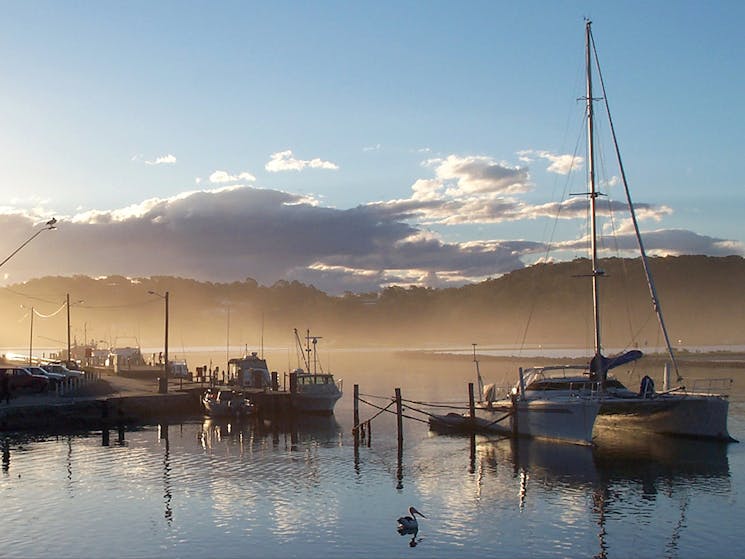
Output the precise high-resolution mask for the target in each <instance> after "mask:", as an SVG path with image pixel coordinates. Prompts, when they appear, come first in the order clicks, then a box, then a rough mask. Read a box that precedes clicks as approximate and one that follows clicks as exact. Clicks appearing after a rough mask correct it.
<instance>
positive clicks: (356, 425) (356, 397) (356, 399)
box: [354, 384, 360, 446]
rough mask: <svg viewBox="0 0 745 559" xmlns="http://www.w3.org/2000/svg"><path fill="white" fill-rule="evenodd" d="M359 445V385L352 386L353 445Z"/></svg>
mask: <svg viewBox="0 0 745 559" xmlns="http://www.w3.org/2000/svg"><path fill="white" fill-rule="evenodd" d="M359 443H360V385H359V384H355V385H354V445H355V446H357V445H358V444H359Z"/></svg>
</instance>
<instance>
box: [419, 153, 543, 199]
mask: <svg viewBox="0 0 745 559" xmlns="http://www.w3.org/2000/svg"><path fill="white" fill-rule="evenodd" d="M424 165H425V166H427V167H433V168H434V170H435V175H436V176H437V178H438V179H440V180H442V181H452V182H453V186H452V187H451V188H450V192H449V194H450V195H451V196H453V197H457V196H462V195H468V194H473V193H486V192H491V193H498V194H502V195H509V194H518V193H521V192H526V191H528V190H529V189H530V188H531V186H530V183H529V182H528V173H527V169H526V168H525V167H512V166H510V165H508V164H506V163H498V162H496V161H494V160H493V159H491V158H490V157H484V156H477V155H472V156H466V157H461V156H457V155H449V156H448V157H446V158H444V159H429V160H427V161H425V162H424Z"/></svg>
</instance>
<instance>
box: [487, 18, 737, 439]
mask: <svg viewBox="0 0 745 559" xmlns="http://www.w3.org/2000/svg"><path fill="white" fill-rule="evenodd" d="M585 62H586V97H585V99H584V100H585V102H586V118H587V172H588V185H589V191H588V192H587V193H586V196H587V197H588V199H589V202H590V204H589V205H590V212H589V215H590V219H591V222H590V231H591V246H590V252H591V259H590V263H591V269H590V270H588V272H587V273H586V274H585V275H586V276H587V277H589V278H590V279H591V281H592V302H593V311H594V316H593V324H594V355H593V357H592V359H591V360H590V361H589V363H588V364H587V365H586V366H581V367H576V366H563V365H557V366H550V367H541V368H532V369H526V370H521V371H520V375H519V382H518V384H517V386H515V387H514V388H513V394H512V398H513V400H514V401H515V402H516V404H515V405H516V406H517V413H516V414H515V417H516V418H517V421H518V424H519V423H520V420H521V419H523V417H522V416H525V418H524V419H523V421H525V422H526V423H528V424H529V425H530V423H531V418H535V417H540V415H539V414H534V413H531V410H532V408H531V406H530V404H529V403H530V402H541V403H545V405H546V406H548V405H549V403H553V404H558V403H559V402H564V401H566V400H567V399H569V400H572V399H573V398H576V399H579V400H578V401H584V399H587V400H591V401H594V402H597V403H598V405H599V414H598V416H597V419H596V420H595V421H594V428H593V429H591V430H594V432H595V434H597V433H598V432H602V431H610V430H612V431H631V432H635V433H644V434H650V433H652V434H658V435H671V436H680V437H693V438H704V439H716V440H725V441H730V440H733V439H732V438H731V437H730V435H729V432H728V430H727V415H728V409H729V398H728V388H729V386H730V385H731V383H732V381H731V379H710V380H707V381H704V383H701V382H698V383H694V384H693V385H692V387H691V389H688V388H686V387H685V386H682V385H681V386H672V383H671V382H670V372H669V371H670V370H669V368H668V369H666V373H665V377H664V383H663V390H662V391H661V392H657V391H656V390H655V388H654V383H653V381H652V379H651V378H650V377H648V376H645V377H643V378H642V382H641V384H640V388H639V390H638V391H635V390H630V389H629V388H627V387H626V386H625V385H624V384H623V383H621V382H620V381H619V380H618V379H617V378H614V377H612V376H610V375H609V371H610V370H612V369H613V368H615V367H619V366H621V365H625V364H627V363H631V362H633V361H636V360H638V359H641V358H642V357H643V354H642V352H641V351H639V350H637V349H633V350H630V351H625V352H622V353H620V354H618V355H616V356H610V357H608V356H605V355H603V347H602V345H601V321H600V298H599V289H600V285H599V279H600V278H602V277H603V276H604V275H605V274H604V272H603V270H602V269H601V268H600V266H599V261H598V241H597V236H598V235H597V220H596V213H597V212H596V201H597V198H598V197H599V196H601V195H602V194H601V193H600V192H598V190H597V188H596V173H595V153H594V152H595V145H594V141H595V140H594V108H593V103H594V102H595V101H603V103H604V108H605V112H606V114H607V115H608V124H609V130H610V133H611V137H612V143H613V146H614V149H615V155H616V160H617V162H618V166H619V174H620V178H621V181H622V184H623V187H624V191H625V195H626V202H627V207H628V211H629V214H630V216H631V222H632V224H633V227H634V231H635V234H636V239H637V244H638V248H639V252H640V255H641V259H640V260H641V263H642V266H643V268H644V273H645V277H646V280H647V286H648V288H649V293H650V296H651V299H652V303H653V308H654V310H655V312H656V315H657V322H658V324H659V326H660V330H661V332H662V336H663V338H664V340H665V345H666V348H667V351H668V355H669V358H670V362H671V363H672V366H673V367H674V370H675V372H676V376H677V380H678V382H680V381H682V377H681V376H680V372H679V369H678V365H677V360H676V359H675V355H674V352H673V349H672V345H671V343H670V338H669V335H668V333H667V328H666V325H665V321H664V318H663V315H662V308H661V305H660V301H659V297H658V296H657V291H656V288H655V285H654V281H653V278H652V274H651V271H650V268H649V262H648V259H647V255H646V253H645V250H644V243H643V240H642V236H641V233H640V230H639V225H638V222H637V218H636V213H635V211H634V205H633V203H632V201H631V196H630V191H629V188H628V185H627V183H626V174H625V172H624V169H623V165H622V162H621V156H620V151H619V148H618V142H617V140H616V136H615V132H614V128H613V121H612V119H611V118H610V110H609V106H608V100H607V96H606V92H605V86H604V84H603V81H602V74H600V71H599V63H598V59H597V52H596V50H595V45H594V41H593V36H592V29H591V22H590V21H586V23H585ZM593 62H594V64H595V66H596V67H597V68H598V74H599V75H600V76H601V79H600V85H601V88H602V91H601V97H600V98H595V97H594V96H593V88H592V76H593ZM474 352H475V350H474ZM474 359H475V356H474ZM578 369H579V370H578ZM477 376H478V379H479V387H480V394H481V396H482V397H481V400H482V401H481V402H479V403H478V405H477V415H478V414H480V415H481V416H482V419H483V416H484V414H486V417H487V418H492V417H494V416H495V415H496V414H499V413H502V414H504V413H505V411H506V410H508V404H509V402H505V401H504V400H494V398H493V397H494V389H493V386H491V385H490V386H487V387H484V386H483V382H482V380H481V376H480V373H479V371H478V366H477ZM523 402H527V404H523ZM521 405H522V406H524V407H525V411H524V412H523V413H522V414H521V413H520V411H521V408H520V406H521ZM535 407H536V408H538V406H535ZM577 409H581V408H579V407H578V408H577ZM565 416H566V417H570V418H571V417H573V416H572V415H570V414H568V413H565V414H563V415H561V414H559V413H555V414H554V417H555V418H556V423H557V424H563V423H564V419H563V418H564V417H565ZM588 417H589V416H588ZM560 418H561V419H560ZM510 420H512V416H510ZM492 421H494V419H492ZM500 423H501V421H496V423H494V426H495V428H500V429H504V427H503V426H502V425H501V424H500ZM571 425H573V424H571ZM587 425H589V423H586V424H585V426H587ZM531 427H532V426H531ZM549 427H550V425H549ZM541 428H543V426H542V424H541V425H540V426H539V429H538V430H540V429H541ZM555 428H559V427H558V425H557V426H555ZM563 428H564V429H566V430H567V431H569V430H570V427H569V425H566V426H564V427H563ZM577 428H579V425H577ZM522 430H523V428H522V427H518V432H521V431H522ZM585 434H587V432H585ZM587 440H588V441H589V440H590V437H589V436H588V437H587Z"/></svg>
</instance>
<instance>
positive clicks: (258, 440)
mask: <svg viewBox="0 0 745 559" xmlns="http://www.w3.org/2000/svg"><path fill="white" fill-rule="evenodd" d="M197 437H198V438H199V443H200V445H201V446H202V448H203V449H205V450H211V449H214V448H215V447H217V446H227V447H232V448H236V449H237V450H238V451H239V453H240V454H244V453H245V452H247V451H248V449H249V448H255V447H258V446H262V445H271V447H272V448H275V449H278V448H284V449H285V450H289V451H291V452H297V451H299V450H302V449H303V448H304V446H305V445H307V444H314V445H319V446H341V444H342V427H341V425H339V423H338V422H337V421H336V419H335V418H334V416H295V417H288V418H275V419H262V418H259V417H255V416H249V417H246V418H239V419H234V418H205V419H204V421H203V423H202V430H201V431H200V432H198V433H197Z"/></svg>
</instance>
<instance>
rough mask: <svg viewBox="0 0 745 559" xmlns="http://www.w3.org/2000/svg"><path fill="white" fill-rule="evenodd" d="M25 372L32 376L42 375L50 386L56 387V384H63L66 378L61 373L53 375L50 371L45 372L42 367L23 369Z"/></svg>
mask: <svg viewBox="0 0 745 559" xmlns="http://www.w3.org/2000/svg"><path fill="white" fill-rule="evenodd" d="M24 369H26V370H27V371H30V372H31V374H33V375H43V376H45V377H47V378H48V379H49V384H50V386H57V385H58V384H60V383H62V382H64V380H65V379H66V378H67V377H66V376H65V375H63V374H61V373H53V372H51V371H47V370H46V369H44V368H42V367H37V366H31V367H24Z"/></svg>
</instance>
